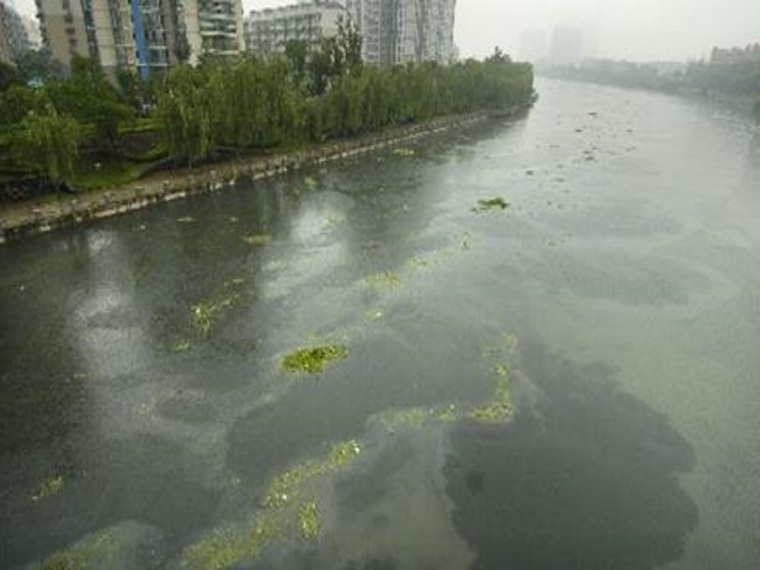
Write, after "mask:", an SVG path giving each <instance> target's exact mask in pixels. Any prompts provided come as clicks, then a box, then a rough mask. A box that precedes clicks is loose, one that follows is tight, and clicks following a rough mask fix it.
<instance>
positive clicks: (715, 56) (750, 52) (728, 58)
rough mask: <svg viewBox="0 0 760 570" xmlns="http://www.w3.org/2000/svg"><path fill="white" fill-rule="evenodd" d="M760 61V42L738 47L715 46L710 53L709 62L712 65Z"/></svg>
mask: <svg viewBox="0 0 760 570" xmlns="http://www.w3.org/2000/svg"><path fill="white" fill-rule="evenodd" d="M757 61H760V43H757V44H754V45H748V46H747V47H744V48H740V47H734V48H726V49H722V48H718V47H715V48H713V50H712V54H711V55H710V63H712V64H713V65H736V64H740V63H751V62H757Z"/></svg>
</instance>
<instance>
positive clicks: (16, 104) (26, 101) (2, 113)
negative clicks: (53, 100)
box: [0, 85, 50, 127]
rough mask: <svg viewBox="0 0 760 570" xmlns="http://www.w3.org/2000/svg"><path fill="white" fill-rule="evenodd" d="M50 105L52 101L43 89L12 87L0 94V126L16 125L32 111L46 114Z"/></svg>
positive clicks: (23, 86) (21, 86) (22, 86)
mask: <svg viewBox="0 0 760 570" xmlns="http://www.w3.org/2000/svg"><path fill="white" fill-rule="evenodd" d="M49 103H50V100H49V99H48V98H47V95H46V94H45V92H44V91H43V90H41V89H34V88H32V87H26V86H25V85H11V86H10V87H9V88H8V89H7V90H6V91H5V92H4V93H0V125H3V126H6V127H10V126H12V125H16V124H18V123H20V122H21V121H23V120H24V117H26V115H27V114H28V113H29V112H31V111H35V112H38V113H41V112H44V111H45V108H46V105H47V104H49Z"/></svg>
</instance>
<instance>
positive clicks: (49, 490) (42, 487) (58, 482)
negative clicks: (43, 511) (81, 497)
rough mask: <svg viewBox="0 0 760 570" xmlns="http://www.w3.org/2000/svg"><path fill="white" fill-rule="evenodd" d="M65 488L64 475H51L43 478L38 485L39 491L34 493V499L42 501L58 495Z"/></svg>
mask: <svg viewBox="0 0 760 570" xmlns="http://www.w3.org/2000/svg"><path fill="white" fill-rule="evenodd" d="M62 489H63V477H61V476H60V475H57V474H56V475H51V476H50V477H48V478H46V479H45V480H43V481H42V482H41V483H40V484H39V486H38V487H37V491H35V493H34V494H33V495H32V500H33V501H35V502H36V501H41V500H43V499H47V498H48V497H52V496H53V495H57V494H58V493H60V492H61V490H62Z"/></svg>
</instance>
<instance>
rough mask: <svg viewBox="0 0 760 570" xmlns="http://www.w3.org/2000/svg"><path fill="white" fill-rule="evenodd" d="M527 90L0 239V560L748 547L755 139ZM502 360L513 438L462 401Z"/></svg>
mask: <svg viewBox="0 0 760 570" xmlns="http://www.w3.org/2000/svg"><path fill="white" fill-rule="evenodd" d="M538 89H539V91H540V93H541V100H540V101H539V103H538V105H537V106H536V108H535V109H534V110H533V111H532V112H531V114H530V115H529V116H528V117H526V118H524V119H521V120H517V121H514V122H506V123H498V124H493V125H488V126H485V127H480V128H478V129H474V130H470V131H467V132H458V133H450V134H448V135H446V136H445V137H440V138H437V139H433V140H431V139H428V140H426V141H424V143H421V144H420V146H415V147H414V148H415V151H416V152H415V153H414V154H413V155H408V154H410V153H396V154H394V153H391V152H387V153H380V154H375V155H372V156H370V157H365V158H362V159H360V160H357V161H354V162H349V163H344V164H336V165H331V166H329V167H328V168H326V169H324V170H312V171H309V172H301V173H298V174H297V175H294V176H291V177H288V178H283V179H281V180H278V181H275V182H267V183H264V184H261V185H257V186H256V187H253V186H251V185H250V184H247V183H241V184H240V185H239V187H237V188H234V189H228V190H225V191H223V192H221V193H219V194H217V195H215V196H209V197H203V198H198V199H193V200H190V201H186V202H182V203H173V204H169V205H166V206H162V207H157V208H154V209H150V210H146V211H143V212H138V213H136V214H133V215H129V216H125V217H122V218H117V219H112V220H106V221H102V222H100V223H97V224H93V225H91V226H87V227H81V228H76V229H73V230H71V231H64V232H57V233H53V234H51V235H47V236H40V237H37V238H34V239H30V240H28V241H25V242H23V243H12V244H6V245H5V246H3V247H2V248H1V249H0V264H1V265H0V266H1V267H2V274H1V276H0V422H1V424H0V426H1V430H2V431H1V432H0V433H1V434H2V435H1V436H0V459H1V461H0V515H1V516H2V519H1V520H2V525H1V527H0V567H3V568H6V567H8V568H16V567H26V566H30V565H31V566H32V567H36V565H38V564H40V563H41V562H42V561H43V559H47V560H48V561H57V562H59V563H63V562H66V561H68V563H70V564H72V565H73V566H74V567H76V565H77V564H80V565H81V566H83V567H93V568H101V567H102V568H150V567H157V568H163V567H168V568H179V567H191V568H192V567H211V566H210V563H208V560H211V559H204V560H206V562H205V563H202V562H199V559H198V558H193V556H192V555H191V553H193V552H196V553H197V552H198V550H199V549H200V548H201V547H203V548H209V550H213V551H214V553H215V554H214V556H215V557H214V558H213V560H214V561H215V562H216V563H218V565H219V566H220V567H224V566H228V567H235V568H255V569H264V568H294V569H312V568H313V569H357V570H358V569H407V568H409V569H439V568H441V569H448V568H451V569H458V568H469V567H472V568H487V569H502V568H520V569H523V568H563V569H564V568H584V569H585V568H605V569H606V568H655V567H657V568H659V567H667V568H684V569H686V568H689V569H691V568H706V569H707V568H742V569H743V568H754V567H758V566H760V491H759V490H760V437H758V434H760V414H758V413H757V402H758V401H760V351H758V349H757V347H758V346H759V345H760V330H759V326H758V323H760V293H758V291H760V223H758V220H760V140H759V139H758V135H756V134H755V135H753V134H752V132H751V131H750V130H749V129H748V128H747V127H746V126H744V125H742V123H741V122H740V121H736V120H734V119H732V118H731V117H730V116H725V115H723V114H721V113H720V112H718V111H716V110H714V109H710V108H708V107H705V106H701V105H699V104H697V103H692V102H687V101H684V100H680V99H675V98H667V97H663V96H658V95H651V94H645V93H637V92H626V91H620V90H616V89H611V88H602V87H594V86H587V85H586V86H584V85H576V84H571V83H562V82H548V81H546V82H539V84H538ZM405 154H406V155H405ZM497 196H499V197H503V198H504V200H506V201H507V202H509V203H510V205H509V207H508V208H507V209H506V210H503V211H491V212H483V213H477V212H473V208H474V207H475V206H476V205H477V202H478V200H481V199H487V198H493V197H497ZM251 236H254V238H253V239H245V238H250V237H251ZM255 236H268V237H267V238H261V237H255ZM194 307H200V309H199V312H200V313H201V314H203V315H205V316H207V317H208V319H206V321H207V326H206V325H204V324H203V322H206V321H203V320H202V319H201V321H197V320H194V317H193V315H194ZM202 321H203V322H202ZM199 323H200V324H199ZM328 343H338V344H342V345H345V346H346V347H347V348H348V350H349V357H348V358H347V359H346V360H344V361H341V362H337V363H334V364H332V365H331V366H329V367H328V368H327V370H326V371H325V372H324V373H323V374H320V375H317V376H304V375H293V374H288V373H286V372H285V371H283V369H282V366H281V362H282V358H283V357H284V356H285V355H286V354H288V353H289V352H291V351H293V350H295V349H297V348H299V347H301V346H317V345H322V344H328ZM495 365H503V366H504V367H505V368H506V369H508V370H509V389H510V393H511V396H512V399H513V401H514V404H515V409H514V415H513V418H512V420H511V421H510V422H509V423H484V422H481V421H476V420H474V419H472V418H469V417H466V416H468V415H471V414H470V412H469V411H470V410H473V409H476V408H478V407H480V406H483V405H487V403H488V402H489V400H491V399H492V398H493V393H494V385H495V383H498V377H499V375H498V374H496V373H495V369H494V366H495ZM496 370H497V371H498V370H499V369H498V368H496ZM451 406H453V408H451ZM447 411H451V413H449V414H448V415H447V414H446V413H444V412H447ZM443 416H446V417H445V420H446V421H442V420H441V419H440V418H441V417H443ZM437 418H438V419H437ZM340 442H350V445H351V446H354V445H356V449H358V450H360V451H359V453H358V455H357V456H356V457H355V458H354V460H353V461H352V462H351V463H350V464H348V465H346V466H336V465H330V464H329V459H328V458H329V457H330V450H331V449H332V447H333V446H334V445H336V444H339V443H340ZM351 449H354V448H353V447H351ZM308 466H312V467H311V469H312V471H313V472H314V473H316V472H317V471H318V473H316V474H314V473H313V476H310V477H309V478H308V481H307V482H306V484H305V485H304V486H303V488H300V489H299V490H300V494H299V495H298V496H289V497H288V498H287V499H286V500H285V499H284V502H285V503H286V504H285V507H283V508H282V510H278V511H276V512H274V511H272V512H270V511H271V509H270V510H267V507H266V506H263V505H262V503H264V502H265V496H266V495H267V488H268V485H269V484H270V482H271V481H272V479H273V478H275V477H277V476H278V475H282V474H283V473H285V472H287V471H289V470H291V472H292V473H293V472H302V471H299V470H303V469H307V470H308V469H309V467H308ZM314 466H316V467H314ZM292 470H295V471H292ZM304 504H313V505H315V506H316V510H317V512H318V513H319V525H318V526H319V532H318V535H317V537H316V538H315V539H313V540H305V539H303V538H302V537H301V536H299V529H298V524H299V520H300V519H299V516H298V509H299V505H301V506H302V505H304ZM273 513H274V514H273ZM267 517H268V518H267ZM264 520H265V521H269V520H274V521H276V523H277V524H276V525H274V526H276V529H275V530H273V531H272V532H271V533H269V534H267V540H265V541H263V542H262V544H263V546H264V548H263V549H261V550H257V551H256V554H257V556H255V557H254V556H253V555H252V550H251V548H252V547H251V546H250V545H251V544H252V543H254V542H255V541H254V540H252V539H251V536H254V534H255V533H252V529H253V528H256V524H257V521H258V522H259V523H260V522H261V521H264ZM241 543H245V544H247V545H248V546H247V547H236V546H235V545H239V544H241ZM209 544H212V545H216V546H215V550H214V549H213V548H210V547H209ZM257 544H258V543H257ZM199 545H200V546H199ZM219 545H222V546H219ZM194 548H195V550H194ZM241 548H242V550H241ZM246 548H247V550H246ZM220 553H225V554H224V556H222V555H221V554H220ZM225 556H226V558H225ZM64 567H65V566H64Z"/></svg>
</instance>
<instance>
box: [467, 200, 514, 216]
mask: <svg viewBox="0 0 760 570" xmlns="http://www.w3.org/2000/svg"><path fill="white" fill-rule="evenodd" d="M507 208H509V202H507V201H505V200H504V198H501V197H498V196H497V197H496V198H489V199H487V200H478V204H477V206H475V207H474V208H473V209H472V211H473V212H476V213H484V212H491V211H499V210H506V209H507Z"/></svg>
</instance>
